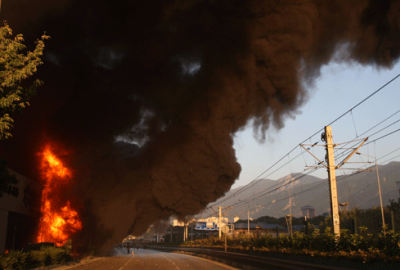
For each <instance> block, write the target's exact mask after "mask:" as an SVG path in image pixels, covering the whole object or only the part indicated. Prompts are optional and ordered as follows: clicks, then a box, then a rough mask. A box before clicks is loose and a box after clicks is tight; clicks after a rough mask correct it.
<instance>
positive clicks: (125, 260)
mask: <svg viewBox="0 0 400 270" xmlns="http://www.w3.org/2000/svg"><path fill="white" fill-rule="evenodd" d="M131 251H132V249H131ZM133 251H134V255H132V254H127V250H126V249H122V250H120V249H115V250H114V256H109V257H100V258H95V259H92V260H87V261H82V262H81V263H79V264H77V265H73V266H62V267H59V268H57V270H67V269H68V270H69V269H71V270H74V269H76V270H78V269H79V270H129V269H144V270H153V269H154V270H159V269H166V270H187V269H196V270H202V269H204V270H228V269H229V270H233V269H237V268H234V267H231V266H228V265H225V264H222V263H219V262H214V261H211V260H207V259H202V258H197V257H193V256H189V255H183V254H176V253H167V252H160V251H155V250H151V249H146V250H144V249H139V250H137V249H135V250H133Z"/></svg>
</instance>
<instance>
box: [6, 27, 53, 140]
mask: <svg viewBox="0 0 400 270" xmlns="http://www.w3.org/2000/svg"><path fill="white" fill-rule="evenodd" d="M48 38H49V36H46V35H43V36H42V37H41V39H38V40H37V41H36V48H35V49H34V50H33V51H32V52H31V51H28V52H26V54H24V52H23V51H24V50H25V49H26V46H25V45H24V44H22V42H23V41H24V39H23V37H22V34H18V35H16V36H15V37H14V38H13V37H12V30H11V28H10V27H9V26H8V24H7V23H4V26H3V27H1V28H0V140H3V139H7V138H9V137H11V133H10V130H11V129H12V127H13V122H14V120H13V119H12V115H13V114H14V113H16V112H20V111H21V110H22V109H23V108H25V107H26V106H27V105H29V102H28V101H29V99H30V97H32V96H33V95H34V94H35V93H36V89H37V87H38V86H40V85H41V84H43V82H42V81H41V80H39V79H36V80H34V81H33V82H29V81H28V79H29V78H30V77H31V76H32V75H34V73H35V72H36V71H37V67H38V66H39V65H41V64H43V62H42V60H41V56H42V55H43V50H44V40H45V39H48Z"/></svg>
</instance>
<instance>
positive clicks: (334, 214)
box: [325, 126, 340, 236]
mask: <svg viewBox="0 0 400 270" xmlns="http://www.w3.org/2000/svg"><path fill="white" fill-rule="evenodd" d="M325 142H326V154H327V163H328V177H329V194H330V198H331V218H332V226H333V233H334V234H335V235H336V236H340V218H339V203H338V198H337V186H336V167H335V156H334V154H333V139H332V129H331V127H330V126H326V127H325Z"/></svg>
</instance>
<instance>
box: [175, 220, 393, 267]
mask: <svg viewBox="0 0 400 270" xmlns="http://www.w3.org/2000/svg"><path fill="white" fill-rule="evenodd" d="M399 239H400V233H397V234H393V231H389V232H388V233H386V237H385V236H384V235H383V233H380V234H379V235H374V234H370V233H368V229H367V228H366V227H361V231H360V234H350V233H349V232H348V230H342V231H341V235H340V237H339V238H338V239H337V240H336V239H335V236H334V235H333V233H332V231H331V229H330V228H326V229H325V232H324V233H320V231H319V230H318V229H315V230H314V231H313V233H312V234H309V235H306V234H305V233H303V232H295V233H294V234H293V236H292V237H290V236H286V235H281V236H279V237H272V236H270V235H264V236H261V237H258V238H257V237H248V236H240V237H238V238H230V237H228V238H227V245H228V248H229V249H230V250H232V249H237V250H242V251H260V252H279V253H287V254H295V255H309V256H319V257H331V258H338V259H339V258H342V259H355V260H363V261H364V262H367V261H374V260H383V261H400V247H399V244H398V241H399ZM182 245H183V246H191V247H218V248H223V247H224V238H221V239H219V238H218V237H211V238H208V239H198V240H195V241H188V242H185V243H182Z"/></svg>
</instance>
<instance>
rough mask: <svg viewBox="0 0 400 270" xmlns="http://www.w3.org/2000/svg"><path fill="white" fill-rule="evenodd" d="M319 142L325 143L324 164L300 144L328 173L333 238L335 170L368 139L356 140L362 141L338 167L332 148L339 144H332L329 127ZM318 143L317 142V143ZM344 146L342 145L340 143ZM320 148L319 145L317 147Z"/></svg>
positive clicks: (336, 226) (337, 223)
mask: <svg viewBox="0 0 400 270" xmlns="http://www.w3.org/2000/svg"><path fill="white" fill-rule="evenodd" d="M321 140H322V141H325V142H326V144H324V145H322V146H324V147H325V149H326V163H327V164H325V162H324V161H321V160H320V159H318V158H317V157H316V156H315V155H314V154H313V153H311V152H310V151H309V150H310V148H306V147H304V146H305V145H308V144H300V146H301V147H303V149H304V150H306V151H307V152H308V153H309V154H310V155H312V156H313V157H314V158H315V159H317V160H318V161H319V163H318V165H322V166H325V167H326V169H327V171H328V177H329V194H330V203H331V220H332V227H333V233H334V234H335V236H340V217H339V203H338V198H337V185H336V169H338V168H340V167H342V166H343V165H344V164H345V163H346V162H347V161H348V160H349V159H350V158H351V157H352V156H353V155H354V154H355V153H356V152H357V150H358V149H360V147H361V146H362V145H363V144H364V143H365V142H366V141H367V140H368V138H364V139H357V140H355V141H362V142H361V143H360V144H359V145H358V146H357V147H356V148H350V149H352V150H353V151H352V152H351V153H350V154H349V155H348V156H347V157H346V158H345V159H344V160H342V161H341V162H339V164H338V165H336V166H335V156H334V153H333V148H334V147H335V146H338V145H339V144H333V139H332V128H331V127H330V126H325V132H324V133H323V134H322V135H321ZM317 143H318V142H317ZM317 143H314V144H309V145H308V146H311V147H314V146H316V145H317ZM342 144H344V143H342ZM319 146H321V145H319ZM344 149H349V148H344ZM318 165H317V166H310V167H312V168H318V167H319V166H318Z"/></svg>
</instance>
